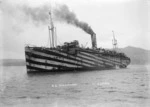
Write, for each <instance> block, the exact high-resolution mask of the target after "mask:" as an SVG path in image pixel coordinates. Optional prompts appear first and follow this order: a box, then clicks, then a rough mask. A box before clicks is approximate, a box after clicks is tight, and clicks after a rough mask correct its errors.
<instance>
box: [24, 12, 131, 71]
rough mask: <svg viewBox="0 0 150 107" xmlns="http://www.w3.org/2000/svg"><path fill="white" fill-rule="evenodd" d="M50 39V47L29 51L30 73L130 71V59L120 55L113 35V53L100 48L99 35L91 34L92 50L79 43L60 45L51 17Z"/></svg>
mask: <svg viewBox="0 0 150 107" xmlns="http://www.w3.org/2000/svg"><path fill="white" fill-rule="evenodd" d="M48 29H49V39H50V47H36V46H29V45H28V46H26V47H25V59H26V68H27V73H35V72H64V71H70V72H73V71H82V70H103V69H114V68H116V67H119V68H126V67H127V66H128V65H129V64H130V58H129V57H127V56H126V55H125V54H124V53H120V52H117V40H116V39H115V37H114V33H113V47H114V48H113V49H112V50H108V49H103V48H97V43H96V34H95V33H94V32H92V33H91V42H92V48H85V47H80V45H79V42H78V41H77V40H74V41H73V42H69V43H68V42H65V43H64V44H63V45H62V46H58V45H57V37H56V35H55V32H56V28H55V27H54V24H53V21H52V18H51V14H50V25H49V26H48Z"/></svg>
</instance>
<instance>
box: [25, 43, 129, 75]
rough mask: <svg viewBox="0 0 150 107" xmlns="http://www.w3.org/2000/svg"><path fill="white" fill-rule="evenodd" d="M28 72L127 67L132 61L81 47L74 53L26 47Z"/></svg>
mask: <svg viewBox="0 0 150 107" xmlns="http://www.w3.org/2000/svg"><path fill="white" fill-rule="evenodd" d="M25 57H26V67H27V72H28V73H35V72H65V71H71V72H72V71H82V70H103V69H114V68H116V66H118V67H120V68H125V67H127V65H128V64H129V63H130V62H129V61H128V60H126V59H122V58H121V57H113V56H106V55H103V54H101V53H92V52H89V51H85V50H84V49H79V50H78V51H77V52H75V53H74V54H70V53H68V52H64V51H62V50H58V49H52V48H41V47H29V46H27V47H25Z"/></svg>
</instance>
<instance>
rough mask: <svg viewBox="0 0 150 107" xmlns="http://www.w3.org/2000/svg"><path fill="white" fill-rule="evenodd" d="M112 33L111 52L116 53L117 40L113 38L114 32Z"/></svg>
mask: <svg viewBox="0 0 150 107" xmlns="http://www.w3.org/2000/svg"><path fill="white" fill-rule="evenodd" d="M112 32H113V40H112V44H113V50H114V51H116V50H117V40H116V38H115V34H114V31H112Z"/></svg>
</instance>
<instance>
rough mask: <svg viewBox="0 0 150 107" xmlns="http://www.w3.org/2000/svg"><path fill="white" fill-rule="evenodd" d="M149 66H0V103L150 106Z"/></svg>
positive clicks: (59, 106) (58, 106)
mask: <svg viewBox="0 0 150 107" xmlns="http://www.w3.org/2000/svg"><path fill="white" fill-rule="evenodd" d="M149 86H150V67H149V66H148V65H147V66H142V65H140V66H139V65H138V66H137V65H134V66H133V65H131V66H129V67H128V68H127V69H115V70H102V71H88V72H74V73H61V74H36V75H28V74H27V73H26V67H25V66H9V67H3V66H1V69H0V107H3V106H4V107H5V106H11V107H27V106H28V107H35V106H36V107H150V87H149Z"/></svg>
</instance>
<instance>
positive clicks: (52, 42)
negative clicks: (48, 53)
mask: <svg viewBox="0 0 150 107" xmlns="http://www.w3.org/2000/svg"><path fill="white" fill-rule="evenodd" d="M49 20H50V25H49V26H48V29H49V39H50V47H52V48H54V47H55V46H56V37H55V27H54V24H53V19H52V16H51V10H50V12H49Z"/></svg>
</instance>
